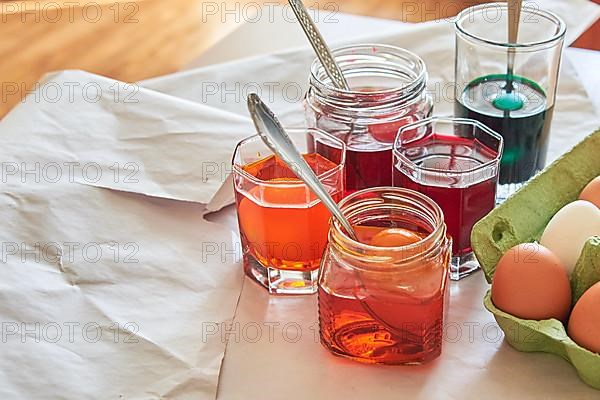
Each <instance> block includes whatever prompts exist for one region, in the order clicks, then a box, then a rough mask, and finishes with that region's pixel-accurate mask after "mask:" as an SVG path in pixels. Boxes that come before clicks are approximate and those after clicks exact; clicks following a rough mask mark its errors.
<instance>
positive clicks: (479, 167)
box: [393, 116, 504, 176]
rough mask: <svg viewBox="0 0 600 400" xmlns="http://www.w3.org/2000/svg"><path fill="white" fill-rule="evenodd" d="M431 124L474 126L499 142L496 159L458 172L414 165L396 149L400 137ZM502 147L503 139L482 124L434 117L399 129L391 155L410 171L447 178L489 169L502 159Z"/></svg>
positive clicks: (475, 121) (445, 117) (474, 121)
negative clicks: (443, 175) (442, 175)
mask: <svg viewBox="0 0 600 400" xmlns="http://www.w3.org/2000/svg"><path fill="white" fill-rule="evenodd" d="M432 122H434V123H435V122H442V123H449V124H454V123H461V124H469V125H473V126H476V127H477V128H479V129H481V130H482V131H483V132H485V133H486V134H488V135H490V136H492V137H493V138H494V139H497V140H498V141H499V145H498V151H497V155H496V157H494V158H493V159H492V160H490V161H487V162H485V163H483V164H480V165H477V166H476V167H473V168H467V169H464V170H460V171H453V170H449V169H439V168H431V167H423V166H420V165H417V164H415V163H414V162H413V161H412V160H410V159H409V158H408V157H406V156H405V155H404V154H403V153H401V151H400V150H399V149H398V147H400V135H401V133H402V132H404V131H408V130H412V129H415V128H418V127H420V126H424V125H427V124H430V123H432ZM503 147H504V139H503V138H502V136H501V135H500V134H499V133H497V132H496V131H494V130H492V129H490V128H489V127H488V126H487V125H485V124H482V123H481V122H479V121H477V120H474V119H470V118H458V117H451V116H442V117H439V116H435V117H429V118H425V119H422V120H419V121H416V122H412V123H410V124H407V125H404V126H402V127H400V129H398V133H397V135H396V139H395V140H394V147H393V153H394V155H395V156H396V157H398V158H400V159H401V160H402V162H403V163H404V164H406V165H408V166H409V167H410V168H411V170H418V171H426V172H431V173H438V174H439V173H444V174H448V176H462V175H467V174H472V173H474V172H477V171H481V170H482V169H487V168H489V167H493V166H494V165H497V164H498V163H499V162H500V158H501V157H502V150H503Z"/></svg>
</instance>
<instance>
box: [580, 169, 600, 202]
mask: <svg viewBox="0 0 600 400" xmlns="http://www.w3.org/2000/svg"><path fill="white" fill-rule="evenodd" d="M579 200H587V201H589V202H590V203H594V204H595V205H596V207H598V208H600V176H597V177H595V178H594V179H592V180H591V181H590V183H588V184H587V185H586V186H585V187H584V188H583V190H582V191H581V193H580V194H579Z"/></svg>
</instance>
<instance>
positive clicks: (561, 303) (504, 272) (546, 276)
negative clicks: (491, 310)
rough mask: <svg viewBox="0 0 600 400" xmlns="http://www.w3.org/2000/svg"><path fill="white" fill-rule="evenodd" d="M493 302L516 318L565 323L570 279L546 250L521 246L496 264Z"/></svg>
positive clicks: (568, 306) (539, 247)
mask: <svg viewBox="0 0 600 400" xmlns="http://www.w3.org/2000/svg"><path fill="white" fill-rule="evenodd" d="M492 301H493V302H494V305H495V306H496V307H498V308H499V309H501V310H502V311H504V312H507V313H509V314H512V315H514V316H515V317H519V318H523V319H534V320H542V319H549V318H556V319H558V320H561V321H565V320H566V318H567V316H568V314H569V310H570V308H571V285H570V283H569V277H568V275H567V272H566V270H565V268H564V267H563V266H562V264H561V262H560V260H559V259H558V257H557V256H555V255H554V254H553V253H552V252H551V251H550V250H548V249H547V248H546V247H544V246H541V245H539V244H537V243H522V244H519V245H517V246H515V247H513V248H511V249H510V250H508V251H507V252H506V253H505V254H504V255H503V256H502V258H500V261H498V265H497V266H496V272H495V273H494V278H493V281H492Z"/></svg>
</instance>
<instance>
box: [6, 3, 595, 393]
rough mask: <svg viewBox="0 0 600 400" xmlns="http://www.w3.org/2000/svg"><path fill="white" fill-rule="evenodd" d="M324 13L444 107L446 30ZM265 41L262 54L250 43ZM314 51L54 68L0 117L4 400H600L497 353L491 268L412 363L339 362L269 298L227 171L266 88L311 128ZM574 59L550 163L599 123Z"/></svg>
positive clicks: (449, 63) (576, 384)
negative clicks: (425, 84) (151, 68)
mask: <svg viewBox="0 0 600 400" xmlns="http://www.w3.org/2000/svg"><path fill="white" fill-rule="evenodd" d="M544 7H548V8H550V9H552V10H555V11H556V12H557V13H559V14H560V15H561V16H563V18H564V19H565V20H566V22H567V25H568V27H569V36H568V38H567V41H569V42H571V41H572V40H574V38H576V37H577V36H578V35H579V34H580V33H581V32H583V31H584V30H585V28H586V27H587V26H589V25H590V24H591V23H592V22H593V21H595V20H596V19H597V18H598V16H599V15H600V10H599V8H600V7H598V6H595V5H594V4H592V3H591V2H588V1H584V0H578V1H576V2H569V4H568V5H567V3H566V2H563V1H558V0H555V1H548V2H545V3H544ZM276 10H279V9H276ZM278 13H279V15H284V14H283V13H282V12H281V11H276V12H275V15H277V14H278ZM265 16H266V14H265ZM333 17H334V20H331V19H329V23H327V22H326V21H323V20H322V21H321V23H320V25H321V28H322V29H323V31H324V33H325V35H326V37H327V39H328V40H329V41H331V42H332V43H334V44H341V43H346V42H365V41H368V42H383V43H391V44H394V45H397V46H401V47H405V48H408V49H410V50H412V51H415V52H416V53H418V54H419V55H420V56H422V57H423V58H424V59H425V61H426V63H427V65H428V69H429V74H430V88H431V91H432V94H433V95H434V98H435V99H436V104H435V113H436V114H448V113H450V112H451V110H452V106H451V104H452V103H451V102H452V99H450V98H449V97H448V96H446V95H445V94H444V88H445V87H446V86H447V85H448V84H449V83H450V82H451V81H452V79H453V32H452V25H451V23H450V21H434V22H430V23H425V24H418V25H408V24H400V23H396V22H391V21H382V20H376V19H371V18H361V17H356V16H346V15H342V14H339V13H338V14H335V15H334V16H333ZM273 31H277V36H278V37H279V39H278V40H273V43H272V44H271V45H270V46H268V47H266V50H265V51H262V50H261V47H260V46H261V42H260V40H258V41H257V40H253V39H256V38H257V37H258V38H261V40H262V41H263V42H267V41H268V40H269V38H270V37H272V36H273V33H272V32H273ZM284 37H285V38H286V39H285V41H284V40H281V38H284ZM303 40H304V39H303V38H302V33H301V31H300V28H299V27H298V26H297V25H295V24H294V23H292V22H288V21H287V20H286V19H282V18H275V19H274V20H269V19H263V20H262V21H260V20H259V21H253V22H252V23H247V24H244V25H242V27H241V28H240V29H239V30H238V31H236V32H234V33H233V34H231V35H230V36H228V37H227V38H226V39H225V40H224V41H223V42H221V43H220V44H217V46H216V47H215V48H213V49H211V50H210V51H209V52H208V53H207V54H206V55H205V56H204V58H201V59H199V60H198V61H197V62H196V63H195V65H197V66H202V67H201V68H195V69H190V70H187V71H183V72H181V73H178V74H174V75H172V76H167V77H161V78H157V79H153V80H149V81H145V82H140V83H139V85H126V84H122V83H118V82H115V81H112V80H110V79H106V78H102V77H98V76H95V75H91V74H87V73H84V72H80V71H64V72H60V73H56V74H52V75H49V76H47V77H46V78H45V79H44V80H43V81H42V82H41V83H40V86H39V87H38V91H36V93H33V94H31V95H30V96H28V98H27V99H26V100H25V101H24V102H23V103H22V104H20V105H19V106H17V107H16V108H15V109H14V110H13V111H12V112H11V113H10V114H9V115H8V116H7V117H6V118H5V119H4V120H2V122H0V132H1V135H0V153H1V156H2V160H3V164H2V172H3V175H2V179H3V182H2V184H3V186H2V191H1V192H0V213H1V214H2V217H3V218H2V220H3V222H4V229H3V230H2V233H1V235H2V242H3V249H2V250H3V252H2V256H3V258H2V260H1V264H2V268H3V271H4V273H3V279H2V281H1V282H0V320H1V322H2V339H3V341H2V344H1V345H0V370H1V371H2V373H1V374H0V397H1V398H2V399H21V398H31V399H33V398H35V399H58V398H65V399H120V398H122V399H199V398H200V399H211V398H215V396H216V397H217V398H220V399H227V400H229V399H254V398H261V399H280V398H290V399H301V398H302V399H303V398H314V399H336V398H340V399H342V398H362V397H368V398H371V397H373V398H383V399H395V398H400V397H406V398H409V397H410V398H422V399H430V398H460V399H469V398H472V399H476V398H481V397H485V398H506V397H517V398H547V399H550V398H552V399H554V398H555V399H562V398H571V399H593V398H598V396H599V394H598V392H597V391H594V390H592V389H591V388H589V387H587V386H586V385H585V384H583V383H582V382H581V381H580V380H579V379H578V378H577V375H576V374H575V371H574V370H573V369H572V368H571V366H570V365H569V364H568V363H567V362H565V361H563V360H561V359H559V358H557V357H554V356H551V355H547V354H524V353H519V352H517V351H515V350H514V349H512V348H510V347H509V346H508V345H507V344H505V343H504V342H503V340H502V333H501V331H500V330H499V328H498V327H497V325H496V323H495V322H494V320H493V318H492V316H491V314H489V313H487V312H486V311H485V310H484V308H483V305H482V298H483V294H484V293H485V290H486V289H487V284H486V283H485V282H484V279H483V277H482V275H481V273H477V274H475V275H473V276H471V277H469V278H468V279H466V280H463V281H461V282H459V283H452V285H451V304H450V309H449V316H448V320H447V322H446V329H445V332H444V349H443V354H442V356H441V357H440V358H439V359H438V360H436V361H435V362H433V363H431V364H430V365H426V366H421V367H378V366H367V365H361V364H358V363H354V362H351V361H348V360H342V359H339V358H335V357H333V356H331V355H330V354H329V353H327V352H326V351H325V350H324V349H323V348H322V347H321V346H320V344H319V343H318V325H317V318H316V317H317V309H316V296H305V297H273V296H269V295H268V294H267V293H266V292H265V291H264V289H262V288H260V287H259V286H258V285H255V284H253V283H252V282H250V281H249V280H247V279H245V278H243V277H242V272H241V259H240V253H239V244H238V239H237V227H236V219H235V212H234V209H233V207H231V206H228V205H229V204H231V202H232V190H231V182H229V180H228V173H229V162H230V157H231V153H232V152H233V146H234V144H235V142H236V141H238V140H239V139H240V138H242V137H244V136H248V135H250V134H252V132H253V130H252V126H251V124H250V122H249V119H248V117H247V114H246V110H245V95H246V94H247V93H248V92H250V91H261V92H262V93H263V97H264V98H265V99H266V100H268V101H269V102H270V103H272V104H273V108H274V109H275V111H276V112H278V113H279V114H281V115H282V119H283V120H284V122H285V123H286V124H288V125H299V124H302V120H303V117H302V112H301V105H300V102H299V101H300V100H301V96H302V92H303V90H305V88H306V84H307V71H308V65H309V64H310V62H311V61H312V58H313V54H312V52H311V50H310V49H309V48H307V47H306V46H305V45H304V42H303ZM250 43H254V44H253V46H254V47H252V46H251V45H250ZM252 54H254V56H251V55H252ZM570 55H571V53H570V52H569V51H568V52H567V57H566V58H565V60H564V63H563V67H562V71H561V78H560V79H561V80H560V85H559V90H558V97H557V104H556V111H555V118H554V123H553V129H552V136H551V150H550V157H549V158H550V160H552V159H554V158H555V157H557V156H558V155H560V154H561V153H563V152H564V151H565V150H567V149H568V148H569V147H570V146H572V145H573V144H575V143H576V142H578V141H579V140H580V139H581V138H582V137H584V136H585V134H587V133H589V132H591V131H592V130H594V129H595V128H597V127H598V126H599V125H600V120H599V118H598V108H597V107H596V108H595V107H594V105H593V103H592V101H590V98H589V96H588V94H587V93H586V89H585V86H586V84H587V85H588V86H592V85H591V84H590V83H589V82H590V80H591V79H593V76H592V77H591V78H589V79H588V78H585V79H583V80H582V79H581V78H580V77H579V76H578V73H579V74H583V76H585V73H586V70H590V68H589V65H587V64H584V63H579V64H578V63H577V60H579V59H580V58H578V57H580V55H578V54H573V56H574V58H573V60H575V63H574V66H573V65H572V63H571V57H570ZM588 56H590V55H589V54H586V55H584V56H581V57H588ZM238 57H246V58H244V59H240V60H236V58H238ZM589 60H590V61H588V62H592V63H596V65H599V64H600V63H599V61H598V60H599V58H598V56H597V55H596V54H594V55H591V57H590V58H589ZM220 61H226V63H222V64H212V63H216V62H220ZM209 63H210V65H208V64H209ZM586 65H587V68H586ZM591 69H592V70H593V68H591ZM596 70H597V67H596ZM84 88H85V90H84ZM592 88H593V86H592ZM53 90H54V91H56V90H60V92H59V93H60V94H61V95H60V96H58V97H56V96H54V95H53V93H55V92H53ZM590 91H591V90H590ZM71 94H72V95H71ZM436 95H437V97H436ZM218 210H220V211H218ZM217 385H218V386H217Z"/></svg>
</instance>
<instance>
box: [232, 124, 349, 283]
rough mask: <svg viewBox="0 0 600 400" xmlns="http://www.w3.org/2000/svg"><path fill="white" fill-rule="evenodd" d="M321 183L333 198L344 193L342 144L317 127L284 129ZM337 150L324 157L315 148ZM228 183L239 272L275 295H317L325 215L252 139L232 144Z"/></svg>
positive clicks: (286, 170)
mask: <svg viewBox="0 0 600 400" xmlns="http://www.w3.org/2000/svg"><path fill="white" fill-rule="evenodd" d="M287 133H288V135H289V136H290V139H291V140H292V142H293V143H294V145H295V146H296V148H297V149H298V150H299V151H300V152H301V153H302V154H303V155H304V159H305V160H306V162H307V163H308V165H309V166H310V167H311V169H312V170H313V171H314V172H315V174H316V175H317V177H318V179H319V182H320V183H321V185H323V186H324V187H325V189H326V190H327V192H328V193H329V194H330V195H331V197H333V199H334V200H336V201H339V200H340V199H341V198H342V195H343V192H344V157H345V147H344V144H343V143H342V142H341V141H339V140H337V139H336V138H334V137H332V136H330V135H328V134H326V133H325V132H322V131H319V130H317V129H308V130H307V129H287ZM321 145H327V146H329V147H331V148H336V149H337V152H336V153H335V154H334V153H333V152H332V153H331V154H330V155H329V157H330V158H325V157H323V156H321V155H319V154H316V148H317V147H318V146H321ZM232 175H233V183H234V191H235V198H236V210H237V216H238V223H239V228H240V238H241V242H242V250H243V254H244V272H245V273H246V275H248V277H250V279H252V280H254V281H256V282H258V283H259V284H260V285H262V286H264V287H265V288H267V289H268V291H269V292H270V293H276V294H311V293H315V292H316V291H317V278H318V269H319V264H320V262H321V256H322V254H323V251H324V249H325V246H326V245H327V236H328V230H329V219H330V217H331V214H330V213H329V211H328V210H327V208H326V207H325V206H324V205H323V203H322V202H321V201H320V200H319V199H318V198H317V197H316V196H315V195H314V194H313V193H312V191H311V190H310V189H309V188H308V186H306V185H305V184H304V183H303V182H302V181H301V180H300V179H298V178H297V176H296V175H295V174H294V173H293V172H292V170H290V169H289V168H288V167H287V166H286V165H285V163H284V162H283V161H282V160H280V159H279V158H278V157H276V156H275V155H274V154H273V152H272V151H271V150H270V149H269V148H268V147H267V146H266V145H265V144H264V142H263V141H262V140H261V138H260V137H259V136H258V135H255V136H251V137H249V138H247V139H244V140H243V141H241V142H240V143H238V145H237V147H236V149H235V153H234V157H233V173H232Z"/></svg>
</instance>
